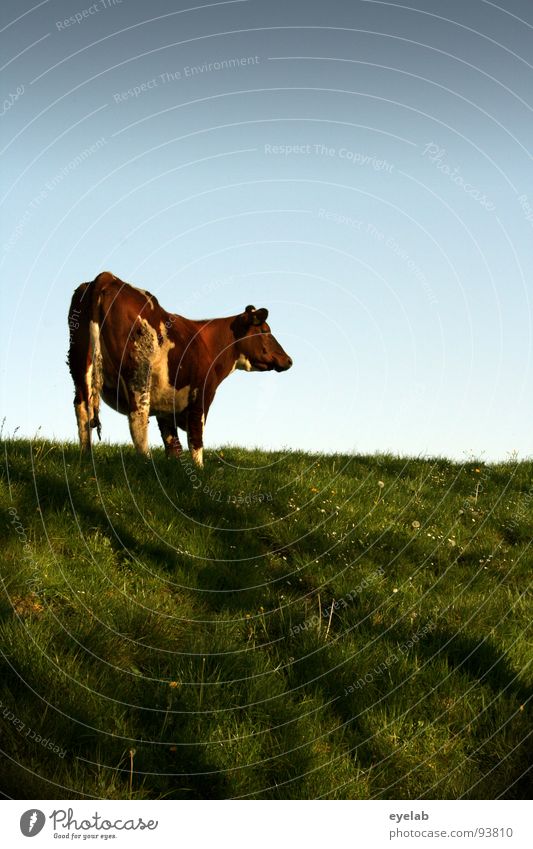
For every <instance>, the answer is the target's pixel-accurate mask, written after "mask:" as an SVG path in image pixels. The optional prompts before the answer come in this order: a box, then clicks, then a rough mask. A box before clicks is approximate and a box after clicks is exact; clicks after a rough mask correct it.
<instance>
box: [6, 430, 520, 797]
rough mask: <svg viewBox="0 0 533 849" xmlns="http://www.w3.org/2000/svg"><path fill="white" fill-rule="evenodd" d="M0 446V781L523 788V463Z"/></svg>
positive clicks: (10, 787) (306, 792)
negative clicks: (178, 455) (196, 457)
mask: <svg viewBox="0 0 533 849" xmlns="http://www.w3.org/2000/svg"><path fill="white" fill-rule="evenodd" d="M2 465H3V469H2V472H1V483H0V487H1V488H0V509H1V512H2V522H1V524H0V535H1V551H2V554H1V561H2V580H3V592H2V599H1V607H0V618H1V625H0V628H1V632H0V647H1V650H2V657H1V663H2V670H1V676H0V725H1V730H2V746H1V748H2V750H3V755H2V765H1V769H0V773H1V774H0V791H1V792H2V794H3V795H4V796H7V797H11V798H19V799H23V798H29V799H78V798H90V797H95V798H100V799H128V798H134V799H137V798H138V799H185V798H189V799H221V798H256V799H274V798H275V799H318V798H321V799H415V798H416V799H458V798H461V799H493V798H494V799H495V798H510V799H523V798H527V795H528V793H529V791H530V781H529V779H530V777H531V776H530V775H529V777H528V772H527V771H528V767H529V766H530V764H531V761H532V757H531V755H532V748H531V745H530V743H531V738H530V734H531V712H530V698H531V665H530V662H531V630H530V622H531V596H530V595H528V584H529V583H530V575H531V565H532V561H533V557H532V545H531V542H532V540H533V497H532V496H533V462H531V461H520V462H519V461H517V460H516V459H514V458H512V457H511V458H510V459H509V460H508V461H507V462H504V463H500V464H486V463H483V462H482V461H480V460H479V459H475V458H469V459H465V461H464V462H462V463H454V462H450V461H449V460H446V459H444V458H429V459H427V458H425V459H413V458H401V457H396V456H390V455H375V456H345V455H335V456H332V455H328V456H321V455H319V454H315V455H310V454H304V453H297V452H288V453H283V452H278V453H267V452H263V451H260V450H244V449H240V448H237V447H233V446H230V447H222V448H221V449H219V450H208V451H207V452H206V465H205V469H204V470H203V471H202V472H198V471H197V470H195V469H194V468H193V467H192V466H191V465H190V462H189V459H188V455H187V453H185V454H184V455H183V458H182V460H181V461H180V462H169V461H167V460H166V459H165V457H164V455H163V452H162V451H159V450H155V451H154V452H153V456H152V459H151V460H150V461H147V460H143V459H139V458H138V457H137V456H135V455H134V453H133V449H131V448H130V447H124V446H113V445H105V444H101V445H97V446H96V447H95V450H94V451H93V454H92V455H91V456H89V457H85V458H83V457H80V454H79V451H78V448H77V446H75V445H74V444H71V443H59V442H47V441H44V440H38V439H36V440H33V441H31V442H30V441H25V440H17V439H7V440H6V441H5V442H4V443H3V464H2Z"/></svg>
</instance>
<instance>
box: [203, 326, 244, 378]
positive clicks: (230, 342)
mask: <svg viewBox="0 0 533 849" xmlns="http://www.w3.org/2000/svg"><path fill="white" fill-rule="evenodd" d="M234 320H235V316H230V317H229V318H214V319H210V320H207V321H199V322H197V324H198V325H199V328H200V332H201V335H202V339H203V341H204V343H205V345H206V346H207V349H208V351H209V353H210V355H211V356H210V358H211V363H212V364H213V370H214V372H215V374H216V375H217V377H218V380H219V382H220V381H221V380H224V379H225V378H226V377H227V376H228V375H229V374H231V372H232V371H234V369H235V363H236V359H237V356H238V355H237V354H236V352H235V336H234V334H233V331H232V329H231V325H232V324H233V322H234Z"/></svg>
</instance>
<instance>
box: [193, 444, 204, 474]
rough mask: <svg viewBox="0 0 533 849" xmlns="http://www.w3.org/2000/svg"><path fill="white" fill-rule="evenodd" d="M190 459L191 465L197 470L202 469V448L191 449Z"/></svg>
mask: <svg viewBox="0 0 533 849" xmlns="http://www.w3.org/2000/svg"><path fill="white" fill-rule="evenodd" d="M191 457H192V461H193V463H195V465H197V466H198V468H200V469H203V467H204V449H203V448H191Z"/></svg>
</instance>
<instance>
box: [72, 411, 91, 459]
mask: <svg viewBox="0 0 533 849" xmlns="http://www.w3.org/2000/svg"><path fill="white" fill-rule="evenodd" d="M74 409H75V411H76V420H77V422H78V436H79V438H80V446H81V448H83V449H85V448H89V446H90V444H91V428H90V427H89V413H88V411H87V405H86V404H85V403H82V404H76V405H75V407H74Z"/></svg>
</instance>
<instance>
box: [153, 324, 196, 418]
mask: <svg viewBox="0 0 533 849" xmlns="http://www.w3.org/2000/svg"><path fill="white" fill-rule="evenodd" d="M143 324H144V327H145V331H146V332H147V333H151V334H152V337H153V346H152V350H153V353H152V357H151V363H150V366H151V387H150V413H152V414H157V413H172V414H173V415H177V414H179V413H181V412H183V410H185V409H186V408H187V407H188V406H189V400H190V389H191V387H190V386H189V385H187V386H182V387H181V389H175V387H174V386H173V385H172V383H171V382H170V379H169V374H168V355H169V351H171V350H172V348H174V347H175V344H174V342H172V341H171V340H170V339H169V338H168V333H167V330H166V327H165V325H164V323H163V322H160V324H159V332H160V334H161V337H162V339H163V344H162V345H159V342H158V340H157V333H156V331H155V330H154V329H153V327H151V326H150V325H149V324H148V322H147V321H143Z"/></svg>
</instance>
